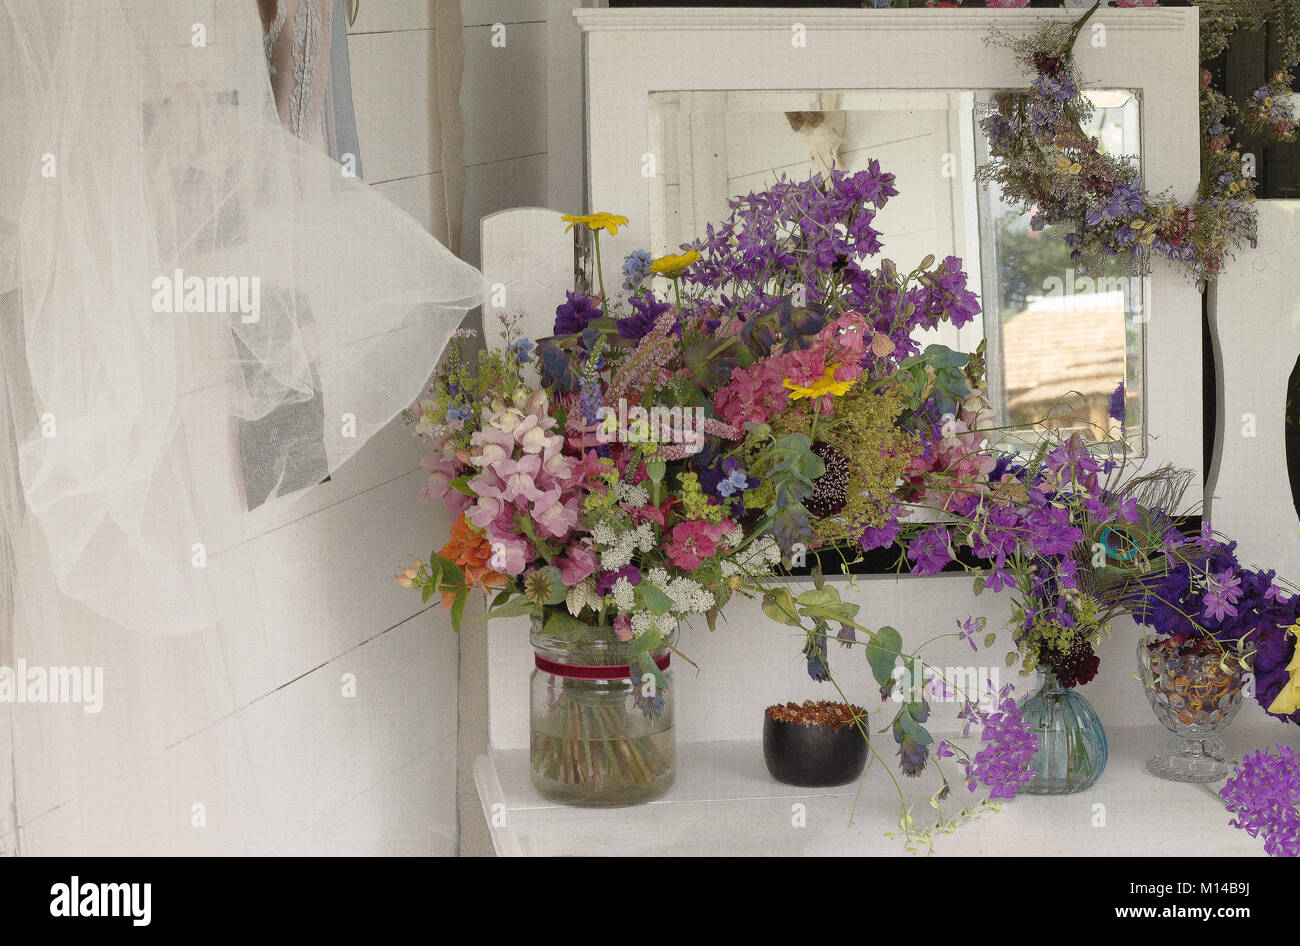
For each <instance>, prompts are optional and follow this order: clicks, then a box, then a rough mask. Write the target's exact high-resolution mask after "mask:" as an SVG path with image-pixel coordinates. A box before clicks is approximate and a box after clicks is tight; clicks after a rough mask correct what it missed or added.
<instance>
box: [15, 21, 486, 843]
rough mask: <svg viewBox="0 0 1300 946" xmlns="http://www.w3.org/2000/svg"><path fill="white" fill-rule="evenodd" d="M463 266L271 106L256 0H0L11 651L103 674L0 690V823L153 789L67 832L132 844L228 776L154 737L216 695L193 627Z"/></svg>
mask: <svg viewBox="0 0 1300 946" xmlns="http://www.w3.org/2000/svg"><path fill="white" fill-rule="evenodd" d="M479 294H480V285H479V274H478V273H477V271H476V270H474V269H473V268H472V267H470V266H468V265H466V264H464V263H463V262H461V261H460V260H458V259H457V258H456V257H455V256H453V255H452V254H451V253H450V252H449V251H448V250H447V249H446V248H444V247H443V246H442V245H440V244H439V243H438V242H437V241H436V240H434V238H433V237H431V236H430V235H429V234H428V233H427V232H426V231H425V230H424V229H423V228H422V227H421V226H420V225H419V224H418V223H416V222H415V221H414V220H413V219H412V218H410V217H409V216H407V215H406V214H405V213H403V212H402V211H401V210H399V209H397V208H396V207H394V206H393V205H392V204H390V203H388V202H387V201H386V200H384V199H383V198H382V197H380V196H379V195H378V194H376V193H375V192H373V191H372V190H370V189H369V188H368V187H367V186H366V185H365V184H364V183H362V182H361V181H360V180H358V179H357V178H356V177H355V176H352V175H350V173H349V170H348V168H346V167H341V166H340V164H339V163H337V162H335V161H333V160H331V159H330V158H329V157H328V156H326V155H325V154H323V153H321V152H320V151H319V150H317V149H316V148H315V147H313V146H312V145H311V144H310V143H306V142H304V141H301V140H299V139H298V138H296V137H295V136H294V135H293V134H291V133H290V132H288V131H286V130H285V129H284V127H283V126H282V125H281V122H280V120H279V118H278V116H277V111H276V105H275V101H274V99H273V95H272V88H271V84H270V82H269V81H268V71H267V59H266V54H265V52H264V44H263V35H262V26H261V24H260V22H259V18H258V11H257V4H256V3H254V2H253V0H242V2H231V0H218V2H195V0H140V2H118V0H99V2H94V3H89V2H84V0H0V371H2V372H3V374H2V376H0V377H2V381H0V537H2V541H0V605H2V606H3V610H2V612H0V615H2V616H0V645H2V647H3V649H2V650H0V665H3V666H5V667H10V668H12V667H14V665H15V664H16V663H17V662H18V661H23V662H24V663H25V664H26V665H28V666H32V667H49V668H54V667H102V668H103V673H104V682H103V696H104V700H103V705H102V707H101V709H100V711H98V712H85V711H83V709H82V708H73V707H69V706H53V705H39V704H37V703H33V702H18V701H15V700H13V699H10V700H7V701H5V702H3V703H0V714H3V715H0V719H3V720H4V721H5V722H6V726H7V736H0V803H2V805H3V808H4V812H3V814H0V850H7V851H14V850H18V849H20V848H21V844H20V842H19V838H20V837H21V832H19V831H18V827H19V825H20V824H23V823H26V822H28V821H30V820H32V819H35V818H39V817H42V816H45V815H47V814H48V813H50V812H56V813H57V811H58V810H59V808H60V806H61V805H64V804H66V803H67V802H68V801H69V800H70V799H76V798H83V797H86V796H87V795H88V794H93V793H98V796H97V797H110V798H111V797H131V798H135V799H152V800H153V801H154V804H153V806H152V807H151V805H150V804H136V805H134V806H132V807H130V809H129V810H127V809H123V812H122V815H121V817H120V818H118V819H117V820H116V823H113V824H103V823H99V821H97V822H96V823H95V824H93V825H92V824H90V823H87V824H86V825H85V826H84V827H85V832H86V833H85V837H86V838H87V845H88V847H89V848H91V849H89V850H84V851H80V852H77V853H135V852H142V851H148V850H150V849H151V848H150V841H149V839H150V838H151V837H155V836H162V834H161V833H160V829H159V826H160V824H161V823H162V819H167V820H171V819H175V818H177V817H184V813H183V812H181V813H178V812H177V811H176V810H174V807H173V806H174V804H177V803H179V800H183V799H184V798H186V797H189V796H190V795H196V793H198V794H201V793H202V792H204V791H207V792H209V793H211V792H217V793H220V792H221V791H223V790H224V788H226V787H228V786H225V787H223V786H220V785H217V784H216V783H219V782H221V781H222V780H223V779H224V780H233V779H236V778H238V774H237V766H235V764H234V762H235V761H236V760H235V759H234V756H235V755H237V752H238V750H237V749H232V750H231V755H230V756H229V757H226V758H222V757H220V754H218V757H217V758H215V759H214V758H210V757H208V756H210V755H211V753H207V754H206V755H205V757H204V758H203V759H202V760H199V761H195V762H194V763H193V765H188V766H185V765H182V766H178V765H177V764H176V763H175V762H174V761H169V762H167V763H165V762H164V752H165V751H166V750H167V749H168V748H169V747H171V748H173V749H174V748H175V745H176V741H177V739H179V738H180V735H182V734H183V733H184V732H185V727H184V725H183V723H184V720H183V717H184V716H185V715H186V714H187V713H190V712H191V711H192V712H194V713H199V712H200V711H201V710H202V709H203V707H201V706H198V705H197V704H200V703H202V702H203V701H205V700H210V701H220V700H221V699H222V698H223V696H222V694H221V693H220V690H221V688H222V686H223V685H224V684H223V682H222V680H221V679H220V678H221V676H222V661H223V660H229V659H231V658H230V655H228V654H226V655H222V654H219V653H218V652H217V650H218V648H216V647H215V645H214V643H213V637H212V636H211V634H210V633H209V632H210V631H211V630H212V629H213V628H215V627H217V626H218V625H219V624H220V623H221V622H222V621H231V620H241V621H247V620H256V619H257V618H256V616H255V615H253V616H250V615H248V614H246V613H242V611H241V609H240V600H241V597H240V594H239V582H240V581H241V577H240V576H241V574H242V573H243V570H244V569H246V568H247V563H246V562H243V561H241V547H242V544H243V543H245V542H247V541H248V540H249V539H250V538H251V537H253V536H256V535H259V534H261V533H263V532H265V531H266V529H267V528H268V527H270V526H271V525H274V524H276V523H278V522H281V521H283V517H284V515H285V509H284V507H285V504H287V503H291V502H293V501H294V500H295V499H296V498H298V497H300V496H302V495H304V492H309V491H310V484H312V483H316V482H319V481H320V480H321V479H323V478H324V477H325V476H326V475H328V474H329V473H330V472H331V471H333V470H335V469H337V468H338V467H339V466H340V465H341V464H342V463H343V462H344V461H345V460H347V459H348V458H349V457H350V456H352V455H353V454H354V453H355V452H356V451H357V450H359V449H360V448H361V447H362V445H363V444H365V443H366V441H367V439H369V438H370V437H371V436H372V435H374V434H375V433H376V432H378V431H379V430H380V429H381V428H383V427H384V426H385V425H387V424H388V423H389V422H390V421H391V420H392V419H393V418H394V417H395V416H396V415H397V414H398V413H399V412H400V411H401V410H402V409H403V408H404V407H406V406H408V405H409V404H410V403H411V402H412V401H413V400H414V399H415V397H416V396H417V395H418V394H419V392H420V390H421V388H422V386H423V384H424V383H425V381H426V380H427V378H428V376H429V375H430V373H431V371H432V369H433V367H434V364H435V363H436V360H437V358H438V356H439V355H440V353H441V351H442V349H443V346H444V345H445V343H446V341H447V339H448V338H449V336H450V334H451V332H452V331H453V330H454V329H455V328H456V327H457V326H458V325H459V324H460V321H461V319H462V317H463V316H464V314H465V313H466V311H467V310H468V309H469V308H471V307H472V306H474V305H477V303H478V298H479ZM304 487H307V490H304ZM87 682H89V681H87ZM6 742H8V743H9V745H8V746H6ZM190 783H193V784H190ZM11 786H12V789H11ZM78 810H79V811H81V812H82V814H80V815H77V816H76V817H82V818H90V817H91V816H90V815H88V814H85V812H86V810H87V809H86V808H85V807H84V806H82V807H80V808H79V809H78ZM103 814H104V813H103V811H100V812H99V814H98V815H96V817H97V818H99V819H100V821H102V820H103ZM249 830H250V831H252V830H255V829H254V828H253V827H251V826H250V828H249ZM68 853H73V852H68Z"/></svg>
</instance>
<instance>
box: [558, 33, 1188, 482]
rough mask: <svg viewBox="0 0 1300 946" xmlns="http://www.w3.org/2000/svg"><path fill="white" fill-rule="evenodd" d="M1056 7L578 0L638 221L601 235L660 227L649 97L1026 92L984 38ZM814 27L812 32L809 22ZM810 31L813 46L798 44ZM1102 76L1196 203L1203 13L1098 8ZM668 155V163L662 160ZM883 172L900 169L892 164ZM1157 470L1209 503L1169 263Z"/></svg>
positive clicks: (615, 240) (603, 178)
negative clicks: (598, 0)
mask: <svg viewBox="0 0 1300 946" xmlns="http://www.w3.org/2000/svg"><path fill="white" fill-rule="evenodd" d="M1078 15H1079V14H1078V12H1077V11H1070V10H1046V9H1033V10H1030V9H1017V10H1005V9H1003V10H997V9H980V10H976V9H970V10H963V9H935V10H926V9H903V10H893V9H881V10H875V9H867V10H740V9H699V8H691V9H678V8H672V9H667V8H665V9H654V8H639V9H619V10H594V9H582V10H575V11H574V16H575V17H576V18H577V20H578V22H579V24H580V25H581V26H582V29H583V32H584V35H585V40H586V73H587V76H586V88H587V182H588V188H587V196H588V210H590V211H609V212H610V213H618V214H622V215H624V216H626V217H628V218H629V219H630V220H631V226H630V227H628V228H627V229H624V230H620V231H619V233H618V235H617V236H615V237H612V238H610V237H609V236H608V235H607V234H606V235H604V236H603V237H602V248H603V253H602V256H603V257H604V259H605V260H606V261H610V266H615V267H616V266H617V262H616V261H620V260H622V258H623V256H624V255H626V254H627V253H629V252H631V251H632V250H635V249H639V248H642V247H643V246H645V245H646V243H647V242H648V240H649V237H650V225H649V224H650V220H651V194H652V186H651V181H650V178H649V176H647V174H646V167H647V160H646V159H647V157H648V156H649V150H650V144H649V139H650V116H649V95H650V93H651V92H663V91H674V90H687V89H689V90H705V89H710V90H729V89H818V88H826V89H885V88H888V89H1001V88H1007V89H1013V88H1024V87H1026V86H1027V84H1028V81H1029V77H1028V76H1026V75H1025V74H1024V73H1023V72H1022V71H1021V69H1020V67H1019V66H1018V65H1017V63H1016V62H1015V60H1014V58H1013V55H1012V53H1011V52H1010V51H1009V50H1007V49H1005V48H1002V47H998V46H989V45H986V44H985V42H984V40H985V37H986V36H988V34H989V31H990V29H992V28H994V27H998V28H1001V29H1004V30H1007V31H1009V32H1012V33H1022V34H1023V33H1028V32H1029V31H1031V30H1032V29H1033V28H1034V26H1035V25H1036V24H1037V23H1038V22H1040V20H1041V18H1044V17H1046V18H1051V19H1057V20H1061V21H1066V22H1068V21H1072V20H1073V19H1075V18H1076V17H1077V16H1078ZM800 28H802V29H800ZM800 39H802V41H803V42H802V45H800V44H799V40H800ZM1076 60H1077V62H1078V65H1079V69H1080V71H1081V73H1082V75H1083V77H1084V79H1085V80H1086V82H1087V84H1088V86H1089V87H1091V88H1124V89H1133V90H1136V91H1137V92H1138V93H1139V94H1140V96H1141V109H1142V111H1141V125H1142V128H1141V139H1142V143H1141V155H1142V165H1143V175H1144V180H1145V183H1146V186H1147V189H1148V190H1149V191H1151V192H1153V193H1159V192H1162V191H1166V190H1167V191H1168V192H1170V193H1171V194H1172V195H1173V196H1174V197H1176V198H1177V199H1179V200H1182V201H1190V200H1191V199H1192V198H1193V197H1194V196H1195V194H1196V188H1197V184H1198V182H1199V179H1200V166H1199V160H1200V157H1199V155H1200V147H1199V135H1200V131H1199V128H1200V122H1199V107H1198V89H1199V87H1200V83H1199V69H1200V66H1199V61H1198V11H1197V9H1196V8H1195V7H1186V8H1136V9H1111V8H1106V9H1102V10H1099V11H1098V12H1097V14H1095V15H1094V17H1093V19H1092V20H1091V21H1090V23H1089V25H1088V28H1085V30H1084V32H1083V33H1082V35H1081V36H1080V38H1079V42H1078V44H1077V47H1076ZM655 161H656V163H657V164H659V165H662V159H661V157H659V156H656V157H655ZM885 170H889V169H888V168H886V169H885ZM1145 315H1146V319H1147V322H1146V326H1145V329H1146V334H1145V339H1144V343H1143V351H1144V358H1145V364H1144V365H1143V377H1144V379H1145V386H1144V391H1143V395H1144V399H1145V405H1144V406H1145V411H1146V417H1147V431H1148V433H1149V435H1150V440H1149V441H1148V444H1147V451H1146V452H1147V460H1146V464H1147V468H1148V469H1153V468H1154V467H1155V466H1158V465H1159V464H1162V463H1172V464H1174V465H1175V466H1179V467H1183V468H1186V469H1190V470H1193V471H1194V472H1196V474H1197V476H1196V478H1195V482H1194V484H1193V487H1192V489H1191V490H1189V492H1188V494H1187V497H1186V498H1187V501H1188V502H1189V503H1192V502H1199V501H1200V500H1201V499H1202V488H1201V482H1200V473H1201V470H1202V469H1203V467H1202V436H1201V418H1202V406H1201V379H1202V364H1201V296H1200V293H1198V292H1197V291H1196V288H1195V286H1194V285H1193V284H1192V282H1191V281H1190V279H1189V278H1188V277H1187V276H1186V275H1185V274H1184V273H1183V272H1181V271H1179V270H1177V269H1175V268H1174V267H1173V266H1171V265H1169V264H1165V263H1157V264H1156V269H1155V272H1154V273H1153V275H1152V276H1151V277H1150V278H1149V279H1148V280H1147V285H1146V292H1145Z"/></svg>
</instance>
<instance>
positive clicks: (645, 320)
mask: <svg viewBox="0 0 1300 946" xmlns="http://www.w3.org/2000/svg"><path fill="white" fill-rule="evenodd" d="M628 303H629V304H630V305H631V306H632V308H633V310H634V311H633V313H632V314H631V315H629V316H628V317H627V318H623V319H619V320H618V334H620V335H622V336H623V337H624V338H626V339H630V340H631V341H636V340H637V339H639V338H644V337H645V336H646V335H648V334H649V333H650V330H651V329H652V328H654V326H655V323H656V322H658V321H659V316H661V315H663V314H664V313H665V312H668V311H669V310H670V309H672V305H671V304H670V303H667V302H658V301H656V300H655V298H654V297H653V296H633V297H632V298H631V299H629V300H628ZM678 333H680V329H678Z"/></svg>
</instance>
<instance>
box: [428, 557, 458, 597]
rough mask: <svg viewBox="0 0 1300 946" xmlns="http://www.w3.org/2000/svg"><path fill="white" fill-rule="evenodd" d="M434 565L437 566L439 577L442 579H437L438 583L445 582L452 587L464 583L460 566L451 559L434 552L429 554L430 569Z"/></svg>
mask: <svg viewBox="0 0 1300 946" xmlns="http://www.w3.org/2000/svg"><path fill="white" fill-rule="evenodd" d="M434 565H437V566H438V570H439V571H440V572H441V575H440V577H441V578H442V579H443V580H442V581H439V585H443V584H446V585H451V586H452V587H453V588H457V587H459V586H461V585H463V584H465V573H464V572H462V571H461V570H460V566H459V565H457V564H456V563H455V562H453V561H452V560H451V559H449V558H443V557H442V556H441V555H439V554H437V553H436V552H435V553H434V554H433V555H430V556H429V569H430V570H431V571H432V569H433V567H434Z"/></svg>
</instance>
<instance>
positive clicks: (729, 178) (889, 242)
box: [649, 89, 1144, 446]
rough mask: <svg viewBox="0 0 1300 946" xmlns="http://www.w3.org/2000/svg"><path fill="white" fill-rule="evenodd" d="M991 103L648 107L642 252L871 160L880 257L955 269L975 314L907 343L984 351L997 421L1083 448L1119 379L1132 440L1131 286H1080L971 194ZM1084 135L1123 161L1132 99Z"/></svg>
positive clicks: (828, 97)
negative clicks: (955, 260)
mask: <svg viewBox="0 0 1300 946" xmlns="http://www.w3.org/2000/svg"><path fill="white" fill-rule="evenodd" d="M1017 94H1019V93H1016V92H1007V91H993V90H989V91H969V90H915V89H910V90H890V89H883V90H882V89H872V90H775V91H773V90H727V91H666V92H655V93H651V95H650V126H651V127H650V140H651V149H652V153H653V154H654V155H655V156H656V159H657V164H658V166H657V168H656V173H655V175H654V176H653V177H652V178H651V180H650V186H651V233H650V236H651V243H650V247H649V249H650V250H651V252H653V253H655V254H656V255H658V254H662V253H666V252H676V251H677V250H678V249H679V248H680V247H681V246H682V245H684V244H686V243H689V242H690V241H692V240H694V239H696V238H697V237H699V236H701V235H703V234H704V233H705V231H706V228H707V226H708V225H709V224H710V223H713V222H716V221H718V220H721V219H723V218H725V217H726V216H727V213H728V206H727V204H728V200H729V199H730V198H732V197H736V196H743V195H746V194H749V193H751V192H755V191H761V190H763V189H765V188H767V187H769V186H770V185H772V184H773V183H775V182H776V181H777V180H779V179H781V178H782V177H785V178H788V179H791V180H802V179H806V178H807V177H809V176H810V175H812V174H818V173H821V174H825V173H827V172H828V171H829V170H830V168H832V167H835V168H841V169H844V170H846V171H849V172H856V171H860V170H864V169H866V168H867V167H868V165H869V164H870V162H871V161H872V160H875V161H879V162H880V165H881V168H882V169H883V170H885V171H888V172H890V173H892V174H894V175H895V176H896V186H897V187H898V191H899V194H898V196H897V197H893V198H891V199H890V200H889V203H888V205H887V206H885V207H884V208H883V209H882V210H881V211H880V212H879V213H878V214H877V216H876V218H875V221H874V224H873V225H874V226H875V227H876V228H877V229H879V230H880V231H881V233H882V234H883V236H882V238H881V239H882V242H883V243H884V248H883V249H882V251H881V256H883V257H887V258H889V259H891V260H893V261H894V262H895V263H896V264H897V265H898V267H899V269H900V270H908V269H911V268H912V267H914V266H916V265H917V264H918V263H919V262H920V261H921V260H922V259H923V258H924V257H926V256H927V255H930V254H934V255H935V256H936V257H937V258H939V259H943V258H944V257H945V256H948V255H953V256H958V257H960V258H961V259H962V260H963V261H964V263H965V268H966V271H967V273H969V274H970V280H971V283H970V284H971V286H972V288H975V287H978V288H979V290H980V298H981V303H982V305H983V309H984V313H983V317H982V318H981V319H978V320H976V321H975V322H973V323H971V324H970V325H967V326H965V327H963V328H961V329H956V328H953V327H951V326H946V325H945V326H941V327H940V328H938V329H935V330H931V331H925V332H922V333H921V335H920V336H919V339H918V340H919V341H921V343H922V344H923V345H925V344H931V343H938V344H943V345H947V346H949V347H951V348H954V349H957V350H960V351H967V352H973V351H974V350H975V349H976V347H977V346H978V345H979V343H980V342H981V341H982V340H985V339H987V352H988V362H989V372H988V375H989V385H990V392H989V393H990V397H991V400H992V402H993V405H994V407H995V409H996V411H997V413H998V418H999V420H998V423H999V424H1000V425H1002V426H1004V427H1007V428H1009V430H1008V431H1007V439H1008V440H1009V441H1013V442H1014V441H1016V440H1017V439H1018V438H1017V436H1016V432H1015V428H1021V427H1028V426H1030V425H1032V424H1034V423H1036V422H1040V423H1041V422H1043V421H1044V419H1047V423H1048V425H1050V426H1053V427H1057V428H1062V429H1065V430H1072V429H1074V430H1078V431H1079V432H1080V433H1082V434H1083V436H1084V437H1086V438H1087V439H1089V440H1099V439H1108V438H1117V437H1118V436H1120V430H1119V425H1118V424H1117V422H1115V421H1114V420H1112V419H1110V418H1109V417H1108V412H1109V407H1110V400H1111V396H1112V394H1113V393H1114V392H1115V390H1116V387H1117V385H1118V384H1119V383H1120V382H1121V381H1123V382H1124V385H1125V391H1126V412H1127V416H1126V423H1125V429H1126V431H1127V433H1128V434H1129V438H1130V441H1131V442H1132V443H1133V444H1134V446H1137V445H1138V444H1139V443H1140V435H1141V431H1142V414H1143V412H1142V363H1143V348H1142V339H1143V325H1144V317H1143V283H1142V280H1141V279H1140V278H1130V277H1128V276H1126V275H1125V274H1124V273H1123V271H1122V270H1120V269H1115V270H1113V271H1109V272H1105V271H1104V272H1102V273H1100V274H1095V273H1094V274H1085V273H1084V272H1083V271H1082V270H1081V269H1079V268H1078V267H1076V265H1075V263H1074V262H1073V261H1072V260H1071V256H1070V249H1069V247H1068V246H1066V245H1065V242H1064V240H1063V238H1062V237H1061V236H1060V235H1059V234H1056V233H1053V232H1052V231H1051V230H1036V229H1034V228H1033V226H1032V224H1033V222H1034V221H1033V215H1032V213H1030V214H1023V213H1021V212H1020V211H1019V209H1018V208H1014V207H1011V206H1009V205H1008V204H1007V203H1005V202H1004V201H1003V199H1002V196H1001V194H1000V193H999V192H998V189H997V187H996V185H991V186H989V187H985V186H982V185H981V184H979V183H977V181H976V173H975V172H976V168H977V167H978V166H979V165H980V164H981V163H983V162H986V161H987V159H988V151H987V143H986V142H985V140H984V138H983V135H982V134H981V133H980V132H979V120H980V119H981V118H982V117H983V116H984V115H985V114H987V113H988V111H989V110H990V109H992V108H993V107H994V103H995V96H1007V95H1012V96H1014V95H1017ZM1087 94H1088V96H1089V97H1090V98H1091V99H1092V101H1093V104H1094V106H1095V108H1096V111H1095V113H1094V115H1093V119H1092V127H1091V128H1090V129H1087V130H1089V131H1090V132H1091V133H1092V134H1094V135H1096V136H1097V138H1098V140H1099V144H1100V147H1101V148H1102V149H1103V150H1105V151H1107V152H1110V153H1114V154H1124V155H1130V156H1138V155H1139V142H1140V125H1139V117H1140V116H1139V103H1138V99H1137V96H1136V95H1134V94H1133V93H1131V92H1128V91H1126V90H1094V91H1090V92H1088V93H1087Z"/></svg>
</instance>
